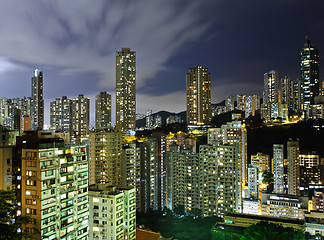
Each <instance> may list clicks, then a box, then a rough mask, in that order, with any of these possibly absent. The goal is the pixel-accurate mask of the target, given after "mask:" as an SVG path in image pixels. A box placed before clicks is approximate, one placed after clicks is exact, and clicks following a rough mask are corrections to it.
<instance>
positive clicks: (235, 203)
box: [199, 145, 242, 217]
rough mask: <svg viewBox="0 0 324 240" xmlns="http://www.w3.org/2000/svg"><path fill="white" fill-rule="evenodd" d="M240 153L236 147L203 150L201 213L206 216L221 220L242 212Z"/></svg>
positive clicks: (209, 147) (200, 154)
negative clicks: (231, 214) (215, 216)
mask: <svg viewBox="0 0 324 240" xmlns="http://www.w3.org/2000/svg"><path fill="white" fill-rule="evenodd" d="M238 150H239V148H238V146H236V145H220V146H209V145H202V146H200V150H199V159H200V163H201V167H200V171H199V172H200V178H199V183H200V186H201V187H200V189H202V190H203V192H202V195H201V197H200V198H202V199H201V201H202V204H201V205H200V209H201V210H202V214H203V215H204V216H213V215H217V216H220V217H222V216H224V215H225V214H226V213H228V212H236V211H241V210H242V209H241V208H242V206H241V204H242V197H241V185H240V184H241V176H240V174H239V171H238V170H237V169H239V164H238V162H239V157H238V154H239V151H238Z"/></svg>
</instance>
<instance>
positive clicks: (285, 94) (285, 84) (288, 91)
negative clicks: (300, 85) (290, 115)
mask: <svg viewBox="0 0 324 240" xmlns="http://www.w3.org/2000/svg"><path fill="white" fill-rule="evenodd" d="M293 83H294V82H293V81H292V80H291V79H290V77H289V76H285V77H284V78H282V79H280V103H282V104H287V106H288V109H293V103H294V84H293Z"/></svg>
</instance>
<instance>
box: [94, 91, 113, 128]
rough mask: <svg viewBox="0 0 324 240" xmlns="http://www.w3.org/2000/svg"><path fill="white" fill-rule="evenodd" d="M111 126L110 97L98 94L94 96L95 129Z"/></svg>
mask: <svg viewBox="0 0 324 240" xmlns="http://www.w3.org/2000/svg"><path fill="white" fill-rule="evenodd" d="M110 126H111V95H110V94H108V93H107V92H100V93H99V94H97V95H96V129H100V128H108V127H110Z"/></svg>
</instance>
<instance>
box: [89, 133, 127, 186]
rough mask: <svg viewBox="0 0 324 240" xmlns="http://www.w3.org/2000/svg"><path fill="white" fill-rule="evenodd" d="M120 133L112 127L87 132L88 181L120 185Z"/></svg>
mask: <svg viewBox="0 0 324 240" xmlns="http://www.w3.org/2000/svg"><path fill="white" fill-rule="evenodd" d="M121 154H122V135H121V133H120V132H119V131H114V130H113V129H101V130H96V131H95V132H90V134H89V182H90V184H110V185H114V186H118V187H120V186H121V183H122V179H121V158H122V155H121Z"/></svg>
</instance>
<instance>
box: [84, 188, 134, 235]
mask: <svg viewBox="0 0 324 240" xmlns="http://www.w3.org/2000/svg"><path fill="white" fill-rule="evenodd" d="M135 196H136V190H135V188H117V187H114V186H107V185H103V184H95V185H90V186H89V239H93V240H104V239H105V240H121V239H128V240H135V239H136V197H135Z"/></svg>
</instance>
